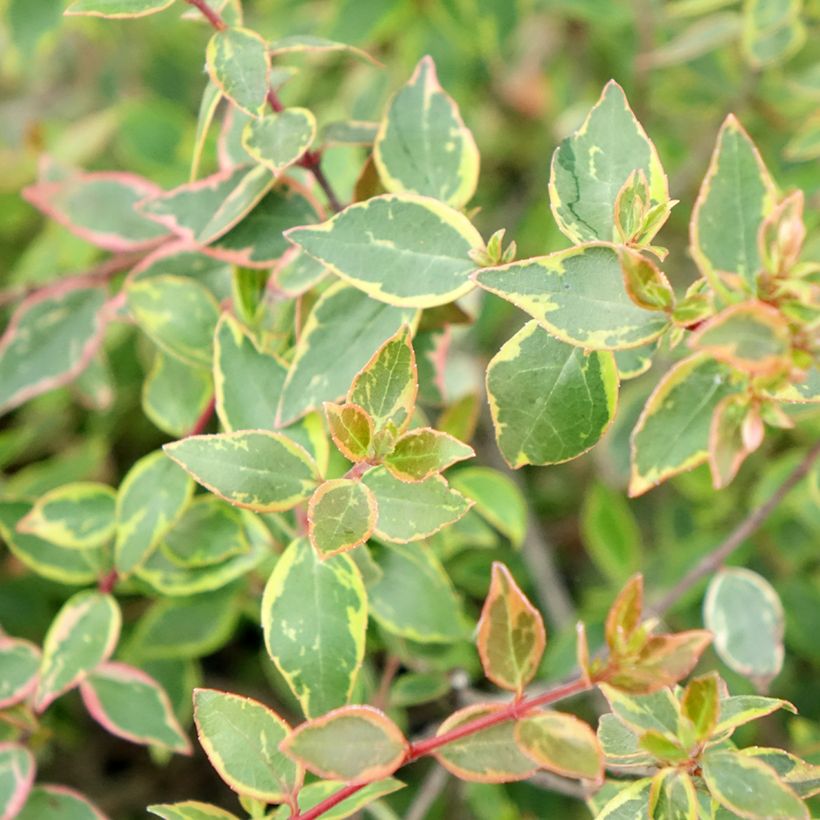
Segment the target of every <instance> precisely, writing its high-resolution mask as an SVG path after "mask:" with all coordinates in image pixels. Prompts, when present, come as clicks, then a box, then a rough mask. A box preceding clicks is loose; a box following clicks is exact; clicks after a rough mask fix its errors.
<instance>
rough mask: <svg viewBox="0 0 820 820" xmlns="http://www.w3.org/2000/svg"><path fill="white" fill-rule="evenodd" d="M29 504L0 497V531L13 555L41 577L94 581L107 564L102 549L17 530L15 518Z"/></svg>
mask: <svg viewBox="0 0 820 820" xmlns="http://www.w3.org/2000/svg"><path fill="white" fill-rule="evenodd" d="M31 507H32V505H31V503H30V502H28V501H17V500H14V499H8V500H0V535H2V537H3V540H4V541H5V542H6V544H7V545H8V548H9V550H11V553H12V554H13V555H14V557H15V558H17V559H18V560H19V561H20V562H21V563H23V564H25V566H27V567H28V568H29V569H31V570H32V571H33V572H36V573H37V574H38V575H41V576H43V578H48V579H49V580H51V581H56V582H57V583H59V584H72V585H74V586H81V585H83V584H90V583H92V582H93V581H96V580H97V578H98V577H99V576H101V575H102V573H103V572H104V567H105V566H106V556H105V552H104V550H102V549H89V550H67V549H63V548H62V547H58V546H57V545H56V544H52V543H50V542H49V541H43V540H42V539H41V538H37V537H35V536H33V535H25V534H24V533H20V532H17V529H16V528H17V522H18V521H20V520H21V519H22V518H23V516H25V515H26V514H27V513H28V512H29V511H30V510H31Z"/></svg>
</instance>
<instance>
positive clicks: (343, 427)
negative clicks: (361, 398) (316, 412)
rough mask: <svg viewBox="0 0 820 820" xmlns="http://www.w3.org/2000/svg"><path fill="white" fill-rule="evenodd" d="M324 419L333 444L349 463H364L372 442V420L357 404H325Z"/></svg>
mask: <svg viewBox="0 0 820 820" xmlns="http://www.w3.org/2000/svg"><path fill="white" fill-rule="evenodd" d="M324 408H325V417H326V418H327V426H328V430H329V432H330V436H331V438H332V439H333V443H334V444H335V445H336V448H337V449H338V450H339V452H340V453H341V454H342V455H343V456H344V457H345V458H347V459H349V460H350V461H364V460H365V459H366V458H367V457H368V455H369V454H370V445H371V442H372V441H373V434H374V429H373V419H371V418H370V416H369V415H368V414H367V413H366V412H365V411H364V410H363V409H362V408H361V407H359V405H357V404H332V403H331V402H325V404H324Z"/></svg>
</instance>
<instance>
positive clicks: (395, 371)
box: [347, 325, 418, 433]
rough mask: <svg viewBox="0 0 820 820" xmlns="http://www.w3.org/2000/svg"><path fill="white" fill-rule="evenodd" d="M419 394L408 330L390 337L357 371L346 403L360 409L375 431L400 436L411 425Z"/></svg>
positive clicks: (414, 360)
mask: <svg viewBox="0 0 820 820" xmlns="http://www.w3.org/2000/svg"><path fill="white" fill-rule="evenodd" d="M417 393H418V371H417V370H416V355H415V353H414V352H413V344H412V337H411V335H410V328H409V327H407V325H404V326H402V328H401V329H400V330H399V331H398V333H396V334H395V335H394V336H391V337H390V338H389V339H388V340H387V341H386V342H385V343H384V344H383V345H382V346H381V347H380V348H379V349H378V350H377V351H376V352H375V353H374V354H373V356H372V358H371V359H370V361H369V362H368V363H367V364H366V365H365V366H364V367H363V368H362V369H361V370H360V371H359V373H358V374H357V375H356V378H355V379H353V383H352V384H351V385H350V390H349V391H348V394H347V401H348V402H349V403H351V404H357V405H358V406H359V407H361V408H362V409H363V410H364V411H365V412H366V413H367V414H368V415H369V416H370V418H371V419H373V424H374V427H375V431H376V432H377V433H378V432H379V431H380V430H383V429H390V430H391V431H395V432H397V433H403V432H404V431H405V430H406V429H407V426H408V425H409V424H410V419H411V417H412V415H413V408H414V407H415V406H416V395H417Z"/></svg>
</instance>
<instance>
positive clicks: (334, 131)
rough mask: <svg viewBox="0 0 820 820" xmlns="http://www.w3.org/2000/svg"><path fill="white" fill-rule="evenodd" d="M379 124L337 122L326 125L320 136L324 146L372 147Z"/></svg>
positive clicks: (361, 121) (350, 121)
mask: <svg viewBox="0 0 820 820" xmlns="http://www.w3.org/2000/svg"><path fill="white" fill-rule="evenodd" d="M378 130H379V123H377V122H369V121H367V120H335V121H333V122H328V123H325V124H324V125H323V126H322V130H321V132H320V134H319V139H320V141H321V143H322V145H325V146H330V145H372V144H373V141H374V140H375V139H376V134H377V133H378Z"/></svg>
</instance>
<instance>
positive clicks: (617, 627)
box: [604, 575, 643, 652]
mask: <svg viewBox="0 0 820 820" xmlns="http://www.w3.org/2000/svg"><path fill="white" fill-rule="evenodd" d="M642 612H643V576H642V575H635V576H633V577H632V578H630V579H629V581H627V583H626V585H625V586H624V588H623V589H622V590H621V591H620V592H619V593H618V597H617V598H616V599H615V601H614V602H613V604H612V606H611V607H610V609H609V613H608V614H607V618H606V627H605V631H604V634H605V637H606V642H607V646H609V648H610V650H611V651H612V652H616V651H618V650H619V649H623V648H625V647H626V645H627V642H628V641H629V638H630V637H631V636H632V634H633V633H634V632H635V630H636V629H637V628H638V625H639V624H640V621H641V614H642Z"/></svg>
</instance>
